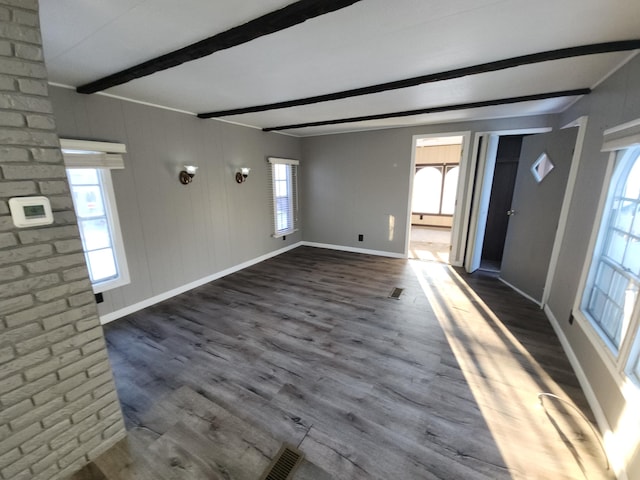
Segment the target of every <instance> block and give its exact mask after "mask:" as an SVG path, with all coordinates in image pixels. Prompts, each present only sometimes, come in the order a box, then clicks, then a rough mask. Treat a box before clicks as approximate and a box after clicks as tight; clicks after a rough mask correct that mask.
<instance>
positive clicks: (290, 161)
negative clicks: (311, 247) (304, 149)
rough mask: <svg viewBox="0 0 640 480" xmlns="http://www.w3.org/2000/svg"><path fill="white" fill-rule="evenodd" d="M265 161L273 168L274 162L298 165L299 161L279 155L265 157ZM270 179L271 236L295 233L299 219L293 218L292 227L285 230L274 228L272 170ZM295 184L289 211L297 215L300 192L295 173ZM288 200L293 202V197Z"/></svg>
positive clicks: (274, 199)
mask: <svg viewBox="0 0 640 480" xmlns="http://www.w3.org/2000/svg"><path fill="white" fill-rule="evenodd" d="M267 162H269V166H270V168H271V169H273V165H274V164H278V165H294V166H298V165H300V161H299V160H293V159H291V158H280V157H268V158H267ZM270 179H271V186H270V188H271V202H272V203H273V209H272V211H271V216H272V221H273V224H272V225H273V233H272V234H271V236H272V237H273V238H282V237H284V236H286V235H291V234H292V233H295V232H297V231H298V230H299V228H298V224H299V222H300V220H295V219H294V220H293V228H291V229H289V230H286V231H277V230H276V226H277V223H276V222H277V220H276V216H277V202H276V192H275V188H274V184H273V181H274V180H273V171H272V172H271V173H270ZM295 181H296V185H293V186H292V192H291V193H292V195H293V193H294V192H293V189H294V188H295V190H296V191H295V201H296V205H293V206H292V207H293V208H292V209H291V211H292V212H293V213H294V215H298V214H299V205H298V204H297V202H298V198H299V195H300V193H299V192H298V175H296V179H295ZM292 183H293V181H292ZM289 201H290V202H293V201H294V199H293V198H290V199H289Z"/></svg>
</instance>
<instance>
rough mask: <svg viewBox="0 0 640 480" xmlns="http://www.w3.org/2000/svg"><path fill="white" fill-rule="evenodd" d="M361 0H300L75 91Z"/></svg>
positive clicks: (133, 75) (173, 64)
mask: <svg viewBox="0 0 640 480" xmlns="http://www.w3.org/2000/svg"><path fill="white" fill-rule="evenodd" d="M359 1H360V0H300V1H298V2H295V3H292V4H291V5H287V6H286V7H284V8H281V9H279V10H275V11H273V12H270V13H267V14H266V15H263V16H261V17H258V18H256V19H254V20H251V21H250V22H247V23H245V24H243V25H239V26H237V27H234V28H231V29H229V30H226V31H224V32H221V33H219V34H217V35H214V36H212V37H209V38H206V39H204V40H201V41H199V42H196V43H192V44H191V45H188V46H186V47H184V48H181V49H179V50H175V51H173V52H170V53H167V54H164V55H161V56H159V57H156V58H152V59H151V60H147V61H146V62H143V63H140V64H138V65H135V66H133V67H130V68H127V69H125V70H122V71H120V72H117V73H114V74H112V75H108V76H106V77H103V78H100V79H98V80H95V81H93V82H90V83H87V84H86V85H81V86H79V87H78V88H77V89H76V91H77V92H78V93H96V92H99V91H102V90H106V89H107V88H111V87H115V86H116V85H122V84H123V83H127V82H130V81H131V80H135V79H136V78H141V77H145V76H147V75H151V74H152V73H155V72H159V71H161V70H166V69H168V68H172V67H176V66H178V65H182V64H183V63H185V62H190V61H192V60H197V59H198V58H202V57H206V56H207V55H211V54H212V53H215V52H218V51H220V50H225V49H227V48H231V47H235V46H237V45H241V44H243V43H247V42H250V41H251V40H255V39H256V38H259V37H262V36H264V35H269V34H271V33H275V32H278V31H280V30H284V29H286V28H289V27H292V26H294V25H298V24H300V23H303V22H305V21H306V20H309V19H311V18H315V17H319V16H320V15H324V14H326V13H331V12H334V11H336V10H340V9H341V8H345V7H348V6H350V5H353V4H354V3H357V2H359Z"/></svg>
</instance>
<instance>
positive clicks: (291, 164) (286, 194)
mask: <svg viewBox="0 0 640 480" xmlns="http://www.w3.org/2000/svg"><path fill="white" fill-rule="evenodd" d="M267 161H268V162H269V164H270V165H269V166H270V169H269V180H270V183H271V198H270V202H269V204H270V206H271V212H272V214H273V232H272V236H273V237H274V238H279V237H283V236H285V235H290V234H291V233H293V232H296V231H297V230H298V226H299V218H298V210H299V208H298V165H299V164H300V162H299V161H298V160H292V159H288V158H278V157H269V158H268V159H267Z"/></svg>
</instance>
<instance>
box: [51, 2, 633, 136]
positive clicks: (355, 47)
mask: <svg viewBox="0 0 640 480" xmlns="http://www.w3.org/2000/svg"><path fill="white" fill-rule="evenodd" d="M293 1H294V0H233V1H228V0H182V1H179V2H176V1H175V0H100V1H98V0H92V1H88V0H40V16H41V26H42V34H43V43H44V52H45V59H46V63H47V67H48V71H49V80H50V81H51V82H52V83H57V84H63V85H67V86H72V87H77V86H79V85H83V84H85V83H88V82H91V81H93V80H97V79H99V78H101V77H104V76H106V75H109V74H112V73H115V72H117V71H120V70H123V69H125V68H127V67H131V66H133V65H136V64H138V63H141V62H143V61H146V60H149V59H151V58H153V57H156V56H158V55H162V54H165V53H168V52H170V51H172V50H175V49H178V48H181V47H184V46H186V45H188V44H191V43H193V42H196V41H199V40H202V39H204V38H207V37H210V36H212V35H215V34H217V33H220V32H223V31H225V30H227V29H229V28H232V27H234V26H237V25H241V24H243V23H246V22H248V21H250V20H253V19H255V18H257V17H259V16H261V15H264V14H266V13H269V12H271V11H273V10H277V9H279V8H282V7H284V6H286V5H288V4H290V3H293ZM638 38H640V0H562V1H559V0H536V1H531V0H393V1H391V0H362V1H360V2H358V3H355V4H354V5H352V6H350V7H346V8H344V9H341V10H338V11H336V12H333V13H329V14H326V15H322V16H320V17H317V18H314V19H311V20H308V21H306V22H304V23H302V24H299V25H296V26H294V27H291V28H288V29H286V30H282V31H280V32H277V33H274V34H271V35H267V36H263V37H260V38H258V39H256V40H253V41H251V42H248V43H245V44H242V45H239V46H236V47H233V48H230V49H227V50H223V51H219V52H216V53H214V54H212V55H210V56H208V57H205V58H202V59H199V60H195V61H192V62H189V63H185V64H183V65H180V66H178V67H175V68H172V69H169V70H165V71H162V72H157V73H154V74H152V75H150V76H147V77H143V78H140V79H137V80H133V81H131V82H129V83H125V84H123V85H119V86H116V87H113V88H110V89H108V90H106V91H105V92H104V93H106V94H110V95H115V96H119V97H124V98H128V99H132V100H135V101H140V102H147V103H151V104H156V105H159V106H163V107H168V108H173V109H178V110H183V111H186V112H191V113H202V112H208V111H215V110H224V109H231V108H240V107H246V106H252V105H261V104H265V103H273V102H279V101H285V100H293V99H297V98H301V97H308V96H314V95H321V94H326V93H332V92H336V91H341V90H346V89H351V88H358V87H365V86H369V85H374V84H378V83H383V82H389V81H393V80H401V79H405V78H409V77H414V76H419V75H426V74H430V73H436V72H440V71H445V70H451V69H454V68H460V67H466V66H471V65H475V64H479V63H484V62H490V61H495V60H501V59H506V58H509V57H515V56H519V55H525V54H530V53H536V52H541V51H545V50H554V49H559V48H565V47H574V46H580V45H586V44H592V43H600V42H610V41H616V40H630V39H638ZM632 54H633V52H623V53H608V54H600V55H593V56H587V57H579V58H573V59H567V60H557V61H552V62H545V63H541V64H536V65H529V66H523V67H517V68H513V69H508V70H503V71H498V72H492V73H485V74H480V75H474V76H468V77H464V78H459V79H455V80H449V81H444V82H438V83H431V84H427V85H421V86H417V87H411V88H406V89H401V90H394V91H388V92H384V93H377V94H372V95H366V96H360V97H354V98H350V99H344V100H336V101H331V102H324V103H318V104H313V105H306V106H301V107H293V108H287V109H281V110H271V111H266V112H259V113H248V114H243V115H234V116H230V117H224V120H227V121H231V122H235V123H240V124H244V125H249V126H253V127H257V128H263V127H274V126H279V125H289V124H299V123H306V122H314V121H322V120H332V119H339V118H347V117H357V116H362V115H373V114H382V113H389V112H397V111H404V110H413V109H421V108H429V107H436V106H442V105H452V104H461V103H469V102H477V101H483V100H494V99H499V98H505V97H513V96H522V95H531V94H538V93H546V92H552V91H559V90H567V89H575V88H588V87H593V86H595V85H596V84H597V83H598V82H600V81H601V80H602V79H603V78H605V77H606V76H607V75H608V74H610V73H611V72H612V71H613V70H615V69H616V68H617V67H619V66H620V65H621V64H622V63H623V62H625V61H627V60H628V59H629V58H630V57H631V55H632ZM574 101H575V97H571V98H566V97H565V98H556V99H552V100H542V101H536V102H526V103H521V104H512V105H504V106H494V107H484V108H477V109H466V110H459V111H452V112H445V113H437V114H422V115H414V116H407V117H398V118H390V119H385V120H374V121H362V122H356V123H345V124H339V125H328V126H322V127H312V128H298V129H292V130H286V131H285V133H289V134H293V135H299V136H307V135H318V134H326V133H334V132H343V131H353V130H363V129H369V128H386V127H397V126H403V125H418V124H427V123H442V122H451V121H460V120H470V119H480V118H483V119H484V118H503V117H513V116H520V115H535V114H544V113H557V112H560V111H563V110H565V109H566V108H568V106H569V105H570V104H571V103H572V102H574ZM202 121H211V120H202Z"/></svg>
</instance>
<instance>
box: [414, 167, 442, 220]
mask: <svg viewBox="0 0 640 480" xmlns="http://www.w3.org/2000/svg"><path fill="white" fill-rule="evenodd" d="M441 195H442V167H441V166H437V167H422V168H420V169H419V170H418V172H417V173H416V176H415V179H414V181H413V202H412V203H413V205H412V211H413V212H416V213H430V214H436V215H437V214H439V213H440V198H441Z"/></svg>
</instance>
